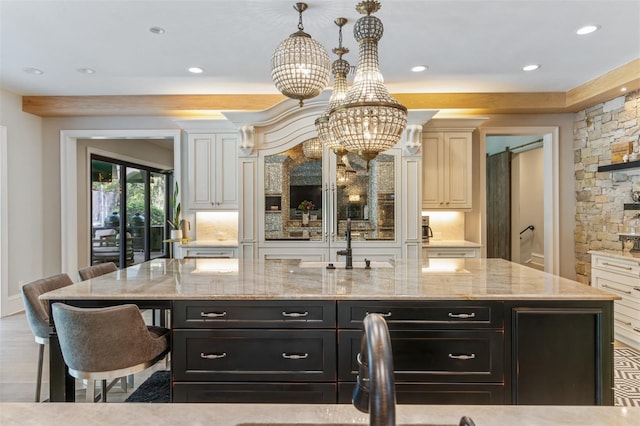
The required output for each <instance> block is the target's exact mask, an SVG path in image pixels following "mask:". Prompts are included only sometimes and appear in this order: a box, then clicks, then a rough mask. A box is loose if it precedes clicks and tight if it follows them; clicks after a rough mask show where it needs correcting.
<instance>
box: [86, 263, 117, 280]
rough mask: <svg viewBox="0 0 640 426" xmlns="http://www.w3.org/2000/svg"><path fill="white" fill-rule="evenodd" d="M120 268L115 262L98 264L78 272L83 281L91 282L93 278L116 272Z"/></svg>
mask: <svg viewBox="0 0 640 426" xmlns="http://www.w3.org/2000/svg"><path fill="white" fill-rule="evenodd" d="M117 270H118V267H117V266H116V264H115V263H113V262H107V263H98V264H96V265H91V266H87V267H86V268H82V269H80V270H79V271H78V275H79V276H80V279H81V280H82V281H85V280H90V279H91V278H96V277H99V276H100V275H104V274H108V273H110V272H115V271H117Z"/></svg>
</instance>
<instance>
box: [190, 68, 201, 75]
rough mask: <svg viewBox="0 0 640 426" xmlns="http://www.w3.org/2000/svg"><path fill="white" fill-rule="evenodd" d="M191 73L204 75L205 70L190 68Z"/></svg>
mask: <svg viewBox="0 0 640 426" xmlns="http://www.w3.org/2000/svg"><path fill="white" fill-rule="evenodd" d="M189 72H190V73H193V74H202V73H203V72H204V68H200V67H189Z"/></svg>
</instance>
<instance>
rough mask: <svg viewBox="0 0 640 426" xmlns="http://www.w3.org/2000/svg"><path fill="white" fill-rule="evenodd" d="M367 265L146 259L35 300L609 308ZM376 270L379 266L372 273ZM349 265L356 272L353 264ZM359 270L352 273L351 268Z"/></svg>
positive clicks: (482, 263) (489, 268)
mask: <svg viewBox="0 0 640 426" xmlns="http://www.w3.org/2000/svg"><path fill="white" fill-rule="evenodd" d="M457 261H458V262H459V267H458V268H457V269H456V270H454V271H446V270H445V271H442V270H438V269H436V270H433V269H432V268H431V267H430V263H429V261H428V260H425V261H424V263H423V261H419V260H415V261H414V260H398V261H395V262H394V263H386V265H385V262H375V263H376V265H375V266H386V267H375V268H373V269H369V270H367V269H364V268H363V267H354V269H352V270H345V269H344V263H339V262H334V263H335V266H336V269H333V270H328V269H326V268H325V264H324V263H321V262H308V263H304V262H300V261H299V260H266V261H259V260H247V261H243V260H239V259H180V260H178V259H154V260H151V261H149V262H145V263H142V264H139V265H134V266H131V267H129V268H126V269H123V270H120V271H117V272H114V273H111V274H107V275H103V276H101V277H98V278H94V279H91V280H87V281H83V282H80V283H77V284H76V285H73V286H68V287H64V288H61V289H58V290H55V291H52V292H49V293H46V294H44V295H42V296H41V299H44V300H47V299H54V300H56V299H57V300H65V299H66V300H73V299H92V300H100V299H104V300H145V299H153V300H181V299H182V300H210V299H229V298H233V299H236V300H241V299H246V300H278V299H287V300H294V299H300V300H304V299H306V300H319V299H322V300H327V299H330V300H361V299H368V300H502V301H504V300H582V301H584V300H615V299H618V298H619V297H618V296H616V295H613V294H611V293H608V292H605V291H602V290H599V289H596V288H593V287H590V286H588V285H585V284H580V283H578V282H576V281H572V280H569V279H566V278H562V277H559V276H555V275H551V274H548V273H545V272H541V271H537V270H535V269H532V268H527V267H525V266H522V265H519V264H517V263H513V262H509V261H506V260H503V259H458V260H457ZM378 263H379V264H380V265H378ZM356 265H357V264H356ZM357 266H359V265H357Z"/></svg>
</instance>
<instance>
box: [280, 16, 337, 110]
mask: <svg viewBox="0 0 640 426" xmlns="http://www.w3.org/2000/svg"><path fill="white" fill-rule="evenodd" d="M307 7H308V6H307V4H306V3H296V4H295V5H294V6H293V8H294V9H295V10H297V11H298V14H299V21H298V31H297V32H295V33H293V34H291V35H290V36H289V38H287V39H286V40H284V41H283V42H282V43H280V45H279V46H278V48H277V49H276V51H275V52H274V53H273V56H272V58H271V79H272V80H273V83H274V84H275V85H276V88H277V89H278V90H279V91H280V92H281V93H282V94H283V95H285V96H287V97H289V98H292V99H298V100H299V101H300V106H302V105H303V100H304V99H310V98H313V97H316V96H318V95H319V94H320V93H322V91H323V90H324V88H325V87H327V84H328V83H329V72H330V67H331V63H330V60H329V54H328V53H327V51H326V49H325V48H324V47H323V46H322V45H321V44H320V43H318V42H317V41H316V40H314V39H312V38H311V36H310V35H309V34H307V33H305V32H304V31H303V30H304V27H303V26H302V12H304V11H305V10H306V9H307Z"/></svg>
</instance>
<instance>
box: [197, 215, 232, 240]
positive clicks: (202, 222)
mask: <svg viewBox="0 0 640 426" xmlns="http://www.w3.org/2000/svg"><path fill="white" fill-rule="evenodd" d="M195 228H196V240H197V241H229V240H235V241H237V240H238V212H236V211H232V212H196V224H195Z"/></svg>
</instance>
